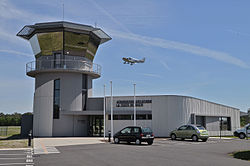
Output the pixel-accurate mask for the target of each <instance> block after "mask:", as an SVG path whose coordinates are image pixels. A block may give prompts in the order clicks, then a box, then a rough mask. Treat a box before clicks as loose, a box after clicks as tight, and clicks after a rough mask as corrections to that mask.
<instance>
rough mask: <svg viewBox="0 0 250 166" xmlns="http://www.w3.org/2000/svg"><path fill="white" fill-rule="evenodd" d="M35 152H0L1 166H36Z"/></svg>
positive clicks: (29, 150) (30, 150)
mask: <svg viewBox="0 0 250 166" xmlns="http://www.w3.org/2000/svg"><path fill="white" fill-rule="evenodd" d="M33 159H34V158H33V150H32V149H25V150H0V166H1V165H5V166H8V165H12V166H34V160H33Z"/></svg>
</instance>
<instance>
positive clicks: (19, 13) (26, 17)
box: [0, 0, 57, 23]
mask: <svg viewBox="0 0 250 166" xmlns="http://www.w3.org/2000/svg"><path fill="white" fill-rule="evenodd" d="M0 11H1V12H0V18H3V19H13V20H21V21H24V22H29V23H30V22H31V21H43V20H44V21H45V20H46V21H48V20H56V19H57V18H54V17H51V16H46V15H45V14H43V15H40V14H35V13H30V12H27V11H25V10H22V9H19V8H17V7H16V6H14V5H12V4H11V3H10V1H8V0H0Z"/></svg>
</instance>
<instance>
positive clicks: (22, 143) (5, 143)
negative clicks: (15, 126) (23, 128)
mask: <svg viewBox="0 0 250 166" xmlns="http://www.w3.org/2000/svg"><path fill="white" fill-rule="evenodd" d="M27 147H28V139H15V140H0V149H3V148H27Z"/></svg>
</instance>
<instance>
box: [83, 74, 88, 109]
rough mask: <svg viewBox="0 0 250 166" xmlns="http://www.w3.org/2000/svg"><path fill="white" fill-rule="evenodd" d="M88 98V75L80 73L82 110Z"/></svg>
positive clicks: (85, 106)
mask: <svg viewBox="0 0 250 166" xmlns="http://www.w3.org/2000/svg"><path fill="white" fill-rule="evenodd" d="M87 99H88V76H87V75H86V74H83V75H82V110H86V108H87Z"/></svg>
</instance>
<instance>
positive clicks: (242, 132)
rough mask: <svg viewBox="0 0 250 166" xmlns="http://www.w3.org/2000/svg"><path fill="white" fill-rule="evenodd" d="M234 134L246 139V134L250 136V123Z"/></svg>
mask: <svg viewBox="0 0 250 166" xmlns="http://www.w3.org/2000/svg"><path fill="white" fill-rule="evenodd" d="M234 136H236V137H239V138H240V139H244V138H246V136H247V137H250V123H248V124H247V125H245V126H244V127H242V128H239V129H236V130H235V132H234Z"/></svg>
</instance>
